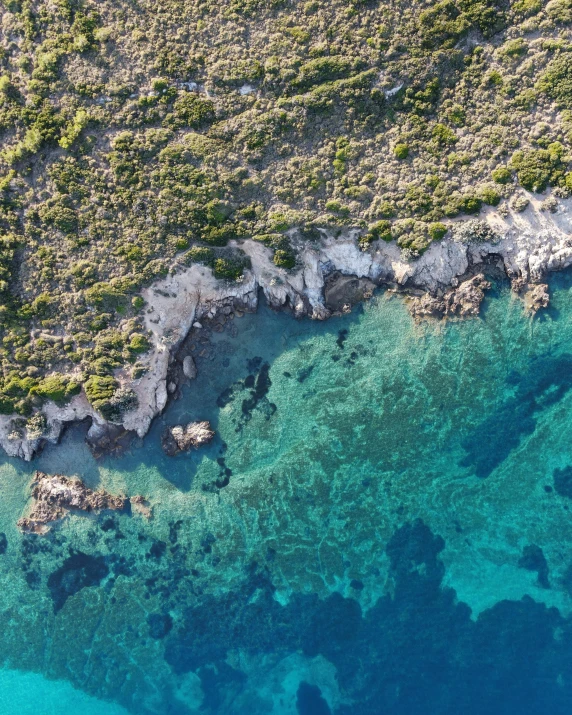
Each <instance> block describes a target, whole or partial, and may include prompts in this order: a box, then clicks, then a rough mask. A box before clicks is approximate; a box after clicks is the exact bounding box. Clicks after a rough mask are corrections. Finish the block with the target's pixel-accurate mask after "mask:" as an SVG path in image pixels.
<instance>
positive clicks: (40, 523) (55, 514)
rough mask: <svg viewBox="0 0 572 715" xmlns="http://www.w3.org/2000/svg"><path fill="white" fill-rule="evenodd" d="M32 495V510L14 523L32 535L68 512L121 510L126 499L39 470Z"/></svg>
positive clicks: (73, 479) (45, 529)
mask: <svg viewBox="0 0 572 715" xmlns="http://www.w3.org/2000/svg"><path fill="white" fill-rule="evenodd" d="M32 497H33V499H34V504H33V506H32V510H31V511H30V513H29V515H28V516H26V517H22V518H21V519H19V521H18V526H19V527H20V529H22V531H26V532H30V533H36V534H42V533H45V532H46V531H47V530H48V529H49V526H48V524H50V522H53V521H57V520H59V519H63V518H64V517H65V516H66V515H67V514H68V513H69V512H70V511H83V512H99V511H102V510H104V509H112V510H114V511H123V510H124V509H125V508H126V506H127V499H126V498H125V497H124V496H122V495H119V496H115V495H113V494H109V492H106V491H103V490H99V491H93V490H92V489H89V488H88V487H86V486H85V484H84V483H83V482H82V481H81V480H80V479H76V478H70V477H65V476H64V475H63V474H45V473H44V472H39V471H38V472H36V474H35V475H34V481H33V482H32Z"/></svg>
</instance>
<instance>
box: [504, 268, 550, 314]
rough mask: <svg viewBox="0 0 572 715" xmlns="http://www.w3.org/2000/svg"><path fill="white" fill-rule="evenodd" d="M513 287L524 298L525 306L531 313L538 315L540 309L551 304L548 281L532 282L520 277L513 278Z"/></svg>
mask: <svg viewBox="0 0 572 715" xmlns="http://www.w3.org/2000/svg"><path fill="white" fill-rule="evenodd" d="M511 288H512V290H513V292H514V293H516V294H517V295H519V296H520V297H521V298H522V299H523V300H524V307H525V309H526V311H527V313H529V314H530V315H536V313H537V312H538V311H539V310H541V309H543V308H548V305H549V304H550V293H549V292H548V285H547V284H546V283H533V284H530V283H528V281H526V280H525V279H524V278H522V277H519V278H515V279H513V281H512V283H511Z"/></svg>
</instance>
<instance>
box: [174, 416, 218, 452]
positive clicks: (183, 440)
mask: <svg viewBox="0 0 572 715" xmlns="http://www.w3.org/2000/svg"><path fill="white" fill-rule="evenodd" d="M214 436H215V433H214V431H213V430H212V429H211V426H210V423H209V422H206V421H204V422H189V424H188V425H186V426H185V425H175V427H166V428H165V430H164V432H163V434H162V435H161V446H162V447H163V450H164V452H165V454H168V455H169V456H170V457H173V456H174V455H175V454H179V453H180V452H188V451H189V450H190V449H198V448H199V447H202V446H203V445H204V444H208V443H209V442H210V441H211V440H212V438H213V437H214Z"/></svg>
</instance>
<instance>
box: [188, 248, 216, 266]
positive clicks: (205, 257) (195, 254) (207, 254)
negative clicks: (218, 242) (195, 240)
mask: <svg viewBox="0 0 572 715" xmlns="http://www.w3.org/2000/svg"><path fill="white" fill-rule="evenodd" d="M213 260H214V251H213V250H212V248H207V247H206V246H193V247H192V248H191V249H189V250H188V251H187V252H186V253H185V263H187V264H191V263H205V264H209V263H211V262H212V261H213Z"/></svg>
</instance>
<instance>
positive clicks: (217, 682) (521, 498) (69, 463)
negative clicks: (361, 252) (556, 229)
mask: <svg viewBox="0 0 572 715" xmlns="http://www.w3.org/2000/svg"><path fill="white" fill-rule="evenodd" d="M551 290H552V296H553V297H552V304H551V307H550V308H549V309H548V310H547V311H546V312H545V313H544V314H542V315H539V316H537V317H536V318H535V319H534V320H531V319H530V318H529V317H527V316H526V315H525V314H524V312H523V309H522V305H521V304H520V302H519V301H518V300H516V299H514V298H513V297H512V296H511V295H510V292H509V290H508V287H507V286H506V285H503V284H498V285H495V287H494V289H493V291H492V292H491V294H490V295H489V297H487V300H486V303H485V306H484V309H483V312H482V316H481V317H480V318H478V319H474V320H469V321H463V322H449V323H447V324H443V323H439V324H437V323H425V324H421V325H415V324H414V323H413V321H412V320H411V318H410V317H409V314H408V312H407V309H406V306H405V304H404V301H403V300H402V299H401V298H399V297H395V296H391V295H389V294H385V293H383V292H381V293H379V294H378V295H377V296H376V297H375V298H374V299H373V300H372V301H371V302H369V303H367V304H365V305H364V306H361V307H359V308H357V309H355V310H354V312H353V313H352V314H351V315H349V316H345V317H343V318H336V319H332V320H330V321H327V322H326V323H317V322H312V321H309V320H304V321H295V320H294V319H293V318H291V317H289V316H287V315H284V314H274V313H272V312H271V311H269V310H268V309H266V308H261V310H260V311H259V312H258V314H256V315H252V316H244V317H243V318H241V319H236V320H235V321H234V323H235V324H236V327H237V329H238V335H237V336H236V337H231V335H230V334H229V332H228V331H225V332H222V333H219V334H216V333H215V334H213V336H212V341H211V347H208V346H207V348H206V352H207V354H206V355H205V356H204V357H203V358H200V359H198V363H199V379H198V380H197V381H195V383H193V385H192V386H191V387H190V388H189V389H187V390H186V391H185V393H184V395H183V397H182V398H181V399H180V400H178V401H176V402H174V403H173V404H172V405H171V406H170V407H169V409H168V410H167V412H166V414H165V415H164V416H163V417H162V418H161V419H159V420H157V423H156V424H155V425H154V426H153V428H152V430H151V432H150V434H149V435H148V437H147V438H146V439H145V440H144V441H143V443H142V444H141V445H136V446H134V447H133V449H132V450H131V451H130V453H128V454H126V455H125V456H123V457H121V458H115V459H111V458H107V459H104V460H103V461H101V462H96V461H95V460H94V459H93V458H92V456H91V455H90V453H89V451H88V450H87V448H86V447H85V445H84V444H83V441H82V439H83V434H82V428H75V429H72V430H70V431H68V432H67V433H66V435H65V438H64V440H63V443H62V444H61V445H59V446H57V447H50V448H48V449H46V450H45V452H44V453H43V454H42V455H41V456H40V457H39V458H38V459H37V460H36V461H35V462H34V463H32V464H30V465H25V464H22V463H21V462H17V461H15V460H7V459H5V460H4V461H3V464H2V466H1V467H0V494H1V496H2V498H1V499H0V530H1V532H3V533H4V534H5V537H6V545H5V547H4V545H3V544H4V542H3V540H2V539H1V538H0V551H1V552H2V553H1V554H0V583H1V588H0V631H1V632H2V645H1V650H0V654H1V656H2V663H3V669H0V711H1V712H2V713H14V714H15V713H27V712H30V713H31V712H32V708H33V709H34V712H35V713H46V715H48V714H51V713H62V712H66V713H76V712H77V713H82V714H83V713H86V714H87V715H89V714H90V713H91V712H93V713H98V714H99V713H101V714H102V715H107V713H109V714H110V715H111V714H112V713H113V714H118V713H123V715H125V713H126V712H131V713H137V714H138V713H141V714H143V715H148V714H152V713H156V714H163V713H169V714H172V715H191V714H192V713H204V714H205V715H210V714H211V713H217V714H218V713H221V714H226V713H229V714H230V713H232V714H235V713H236V714H238V713H249V714H250V715H258V714H259V713H260V714H262V713H271V714H274V715H283V714H284V715H286V714H290V713H291V714H292V715H295V714H296V713H300V714H304V715H310V714H311V715H322V714H326V713H335V714H336V715H349V714H352V715H353V714H354V713H355V714H356V715H357V714H359V715H362V714H363V715H368V714H369V713H371V714H375V715H382V714H383V715H385V714H389V713H391V714H392V715H394V714H395V715H402V714H403V715H409V714H411V715H417V714H423V715H425V714H426V713H438V714H443V715H449V713H450V714H451V715H452V714H453V713H454V714H455V715H457V713H464V715H473V714H475V715H477V714H480V713H493V714H496V713H499V714H500V713H503V714H505V713H506V714H509V713H510V714H513V713H518V714H524V715H526V714H528V713H530V714H533V713H534V714H536V713H538V714H540V713H548V712H550V713H555V714H559V713H567V714H568V713H569V712H570V711H571V709H572V620H571V616H570V614H571V612H572V550H571V548H570V546H571V544H572V520H571V516H570V506H571V504H572V441H571V434H572V389H571V388H572V300H571V298H572V276H571V275H570V274H569V273H563V274H560V275H557V276H555V277H553V278H552V280H551ZM204 347H205V346H204V345H203V344H200V345H198V346H197V351H196V352H197V354H198V352H200V350H202V349H203V348H204ZM199 418H202V419H209V420H210V421H211V423H212V424H213V425H214V426H215V428H216V430H217V438H216V440H215V442H214V443H213V444H212V445H211V446H209V447H208V448H206V449H205V450H204V451H201V452H196V453H194V454H191V455H181V456H179V457H175V458H168V457H166V456H165V455H163V454H162V452H161V449H160V443H159V436H160V432H161V429H162V427H163V425H164V424H165V423H176V422H179V421H184V420H190V419H199ZM34 469H43V470H45V471H59V472H63V473H66V474H70V475H71V474H78V475H80V476H81V477H82V478H83V479H84V480H85V481H86V482H87V483H88V484H89V485H90V486H94V487H97V486H102V487H104V488H106V489H108V490H109V491H113V492H125V493H127V494H130V495H131V494H140V493H142V494H144V495H145V496H147V498H148V499H149V501H150V503H151V504H152V506H153V519H152V520H150V521H147V520H146V519H144V518H142V517H141V516H139V515H136V514H133V515H127V514H125V515H117V514H109V513H107V514H102V515H100V516H99V517H91V516H71V517H69V518H67V519H66V520H65V521H63V522H62V523H61V524H60V525H58V526H56V527H54V528H53V529H52V530H51V531H50V533H48V534H47V535H43V536H29V535H28V536H22V535H21V534H20V533H19V532H18V530H17V529H16V526H15V523H16V521H17V519H18V518H19V517H20V516H21V514H22V513H23V512H24V511H25V510H26V508H27V499H28V495H29V480H30V477H31V475H32V473H33V471H34Z"/></svg>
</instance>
